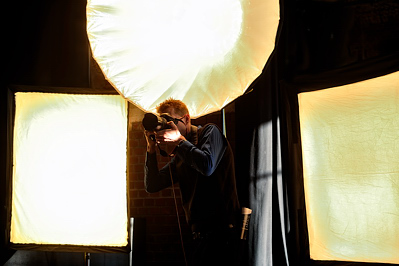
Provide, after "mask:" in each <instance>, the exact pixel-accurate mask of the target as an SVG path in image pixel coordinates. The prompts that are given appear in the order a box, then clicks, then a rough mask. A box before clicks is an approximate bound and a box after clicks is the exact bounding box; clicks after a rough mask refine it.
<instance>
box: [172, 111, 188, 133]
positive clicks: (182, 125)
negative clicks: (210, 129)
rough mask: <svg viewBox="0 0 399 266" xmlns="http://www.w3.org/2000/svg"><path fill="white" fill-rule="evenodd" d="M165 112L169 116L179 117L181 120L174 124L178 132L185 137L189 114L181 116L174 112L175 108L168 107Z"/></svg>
mask: <svg viewBox="0 0 399 266" xmlns="http://www.w3.org/2000/svg"><path fill="white" fill-rule="evenodd" d="M167 112H168V113H169V114H170V116H171V117H173V118H178V119H181V121H179V122H177V124H176V126H177V128H178V129H179V131H180V134H181V135H183V136H185V137H186V133H188V131H187V126H188V125H189V124H188V121H189V116H188V115H184V116H181V115H179V114H177V113H175V110H174V109H173V108H170V109H168V110H167ZM182 121H183V122H182Z"/></svg>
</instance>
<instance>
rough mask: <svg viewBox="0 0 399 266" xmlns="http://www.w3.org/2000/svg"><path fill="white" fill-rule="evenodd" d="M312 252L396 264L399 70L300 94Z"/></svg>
mask: <svg viewBox="0 0 399 266" xmlns="http://www.w3.org/2000/svg"><path fill="white" fill-rule="evenodd" d="M299 112H300V126H301V138H302V151H303V169H304V185H305V200H306V212H307V221H308V231H309V244H310V256H311V258H312V259H315V260H342V261H363V262H382V263H399V72H396V73H393V74H390V75H387V76H383V77H379V78H375V79H371V80H367V81H363V82H359V83H355V84H351V85H346V86H341V87H335V88H330V89H325V90H320V91H314V92H307V93H301V94H300V95H299Z"/></svg>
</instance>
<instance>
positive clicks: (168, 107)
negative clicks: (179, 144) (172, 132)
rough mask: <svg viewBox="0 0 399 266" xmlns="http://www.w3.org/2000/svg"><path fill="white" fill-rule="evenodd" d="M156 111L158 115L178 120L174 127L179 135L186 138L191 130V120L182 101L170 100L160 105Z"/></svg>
mask: <svg viewBox="0 0 399 266" xmlns="http://www.w3.org/2000/svg"><path fill="white" fill-rule="evenodd" d="M156 109H157V113H158V114H163V113H168V114H169V115H170V116H171V117H173V118H178V119H180V122H178V123H177V125H176V126H177V128H178V129H179V131H180V134H182V135H183V136H187V134H188V133H189V132H190V130H191V120H190V113H189V111H188V108H187V106H186V105H185V104H184V103H183V102H182V101H180V100H175V99H172V98H170V99H167V100H165V101H163V102H162V103H160V104H159V105H158V106H157V108H156Z"/></svg>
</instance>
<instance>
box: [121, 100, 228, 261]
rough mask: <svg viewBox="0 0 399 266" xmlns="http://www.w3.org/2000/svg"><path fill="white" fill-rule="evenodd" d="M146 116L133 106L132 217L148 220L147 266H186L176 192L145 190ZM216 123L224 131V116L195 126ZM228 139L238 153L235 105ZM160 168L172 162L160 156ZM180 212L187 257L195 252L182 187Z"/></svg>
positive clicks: (210, 117)
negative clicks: (144, 128)
mask: <svg viewBox="0 0 399 266" xmlns="http://www.w3.org/2000/svg"><path fill="white" fill-rule="evenodd" d="M143 115H144V112H143V111H141V110H140V109H138V108H137V107H135V106H133V105H132V104H129V150H128V152H129V186H130V187H129V195H130V215H131V216H132V217H135V218H144V219H145V224H146V226H145V231H146V232H145V251H146V254H145V255H144V256H145V261H146V265H150V266H151V265H174V266H176V265H184V255H183V251H182V246H181V241H180V234H179V225H178V222H177V216H176V208H175V203H174V197H173V190H172V188H168V189H165V190H163V191H160V192H157V193H152V194H149V193H147V192H146V191H145V189H144V161H145V154H146V141H145V137H144V133H143V128H142V125H141V120H142V117H143ZM206 123H215V124H217V125H218V126H219V127H220V128H221V126H222V117H221V114H220V112H217V113H214V114H210V115H207V116H204V117H201V118H199V119H196V120H193V121H192V124H194V125H204V124H206ZM226 124H227V136H228V139H229V141H230V142H231V144H232V147H233V150H234V146H235V145H234V144H235V142H234V138H232V137H233V135H234V105H230V106H229V107H228V108H226ZM158 162H159V167H162V166H163V165H164V164H165V163H167V162H168V158H164V157H161V156H160V155H159V153H158ZM175 193H176V200H177V209H178V212H179V217H180V224H181V230H182V238H183V242H184V248H185V251H186V255H187V256H188V257H189V256H190V254H191V252H192V249H193V241H192V239H191V231H190V229H189V228H188V225H187V223H186V220H185V215H184V211H183V208H182V204H181V198H180V190H179V186H178V185H176V186H175Z"/></svg>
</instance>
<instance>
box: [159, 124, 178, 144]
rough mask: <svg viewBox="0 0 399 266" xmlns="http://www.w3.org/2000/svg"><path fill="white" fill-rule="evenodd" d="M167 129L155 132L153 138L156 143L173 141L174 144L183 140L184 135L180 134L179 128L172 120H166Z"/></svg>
mask: <svg viewBox="0 0 399 266" xmlns="http://www.w3.org/2000/svg"><path fill="white" fill-rule="evenodd" d="M168 125H169V127H170V128H169V129H164V130H160V131H158V132H156V135H155V138H156V141H157V142H158V143H165V142H166V143H175V144H176V145H177V144H179V143H180V141H182V140H185V138H184V136H182V135H181V134H180V131H179V129H178V128H177V126H176V125H175V123H173V122H172V121H169V122H168Z"/></svg>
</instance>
